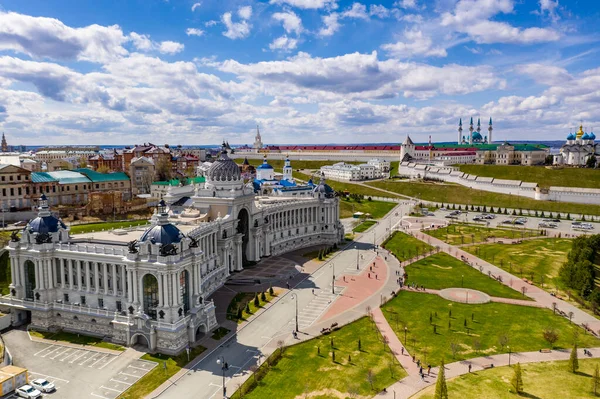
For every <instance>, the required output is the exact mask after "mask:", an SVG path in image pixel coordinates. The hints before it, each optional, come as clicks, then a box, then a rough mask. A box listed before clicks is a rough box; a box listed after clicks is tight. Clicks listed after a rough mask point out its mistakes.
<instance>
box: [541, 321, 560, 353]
mask: <svg viewBox="0 0 600 399" xmlns="http://www.w3.org/2000/svg"><path fill="white" fill-rule="evenodd" d="M543 336H544V339H545V340H546V342H548V343H549V344H550V349H552V348H554V343H555V342H556V341H558V331H557V330H556V329H555V328H554V327H552V326H548V327H546V328H544V331H543Z"/></svg>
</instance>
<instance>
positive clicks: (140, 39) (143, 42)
mask: <svg viewBox="0 0 600 399" xmlns="http://www.w3.org/2000/svg"><path fill="white" fill-rule="evenodd" d="M129 37H130V38H131V41H132V42H133V45H134V46H135V48H136V49H138V50H142V51H150V50H152V48H153V46H154V44H153V43H152V40H150V36H149V35H140V34H138V33H135V32H131V33H130V34H129Z"/></svg>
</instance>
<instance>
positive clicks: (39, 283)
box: [35, 260, 44, 290]
mask: <svg viewBox="0 0 600 399" xmlns="http://www.w3.org/2000/svg"><path fill="white" fill-rule="evenodd" d="M35 274H36V277H35V289H37V290H39V289H41V288H43V287H44V274H43V273H42V270H41V268H40V261H39V260H36V261H35Z"/></svg>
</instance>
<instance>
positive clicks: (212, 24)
mask: <svg viewBox="0 0 600 399" xmlns="http://www.w3.org/2000/svg"><path fill="white" fill-rule="evenodd" d="M218 23H219V21H215V20H214V19H211V20H210V21H206V22H205V23H204V26H206V27H207V28H209V27H211V26H215V25H217V24H218Z"/></svg>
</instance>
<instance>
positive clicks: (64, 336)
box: [29, 330, 125, 351]
mask: <svg viewBox="0 0 600 399" xmlns="http://www.w3.org/2000/svg"><path fill="white" fill-rule="evenodd" d="M29 334H31V336H33V337H38V338H45V339H50V340H55V341H64V342H69V343H71V344H77V345H84V346H93V347H96V348H105V349H112V350H116V351H124V350H125V348H124V347H123V346H121V345H117V344H112V343H110V342H104V341H102V339H101V338H96V337H88V336H85V335H79V334H72V333H68V332H49V331H35V330H29Z"/></svg>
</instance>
